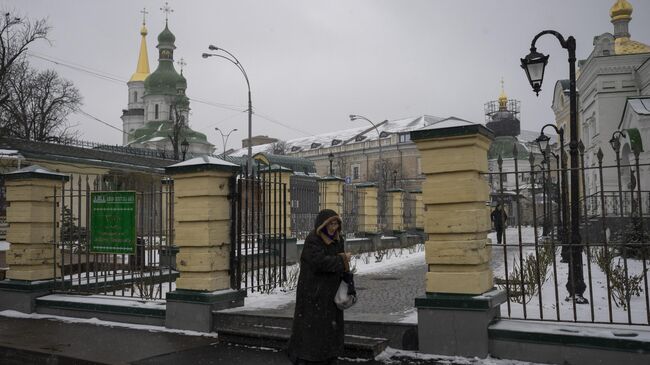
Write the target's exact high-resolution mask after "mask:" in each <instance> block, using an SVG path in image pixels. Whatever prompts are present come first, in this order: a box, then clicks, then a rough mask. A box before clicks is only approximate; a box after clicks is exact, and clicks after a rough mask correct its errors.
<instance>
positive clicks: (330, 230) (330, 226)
mask: <svg viewBox="0 0 650 365" xmlns="http://www.w3.org/2000/svg"><path fill="white" fill-rule="evenodd" d="M339 226H340V224H339V221H338V220H336V219H335V220H333V221H331V222H329V223H327V226H325V228H326V229H327V234H329V235H330V236H331V235H333V234H334V233H336V231H337V230H338V229H339Z"/></svg>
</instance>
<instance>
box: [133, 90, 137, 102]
mask: <svg viewBox="0 0 650 365" xmlns="http://www.w3.org/2000/svg"><path fill="white" fill-rule="evenodd" d="M133 102H134V103H137V102H138V92H137V91H134V92H133Z"/></svg>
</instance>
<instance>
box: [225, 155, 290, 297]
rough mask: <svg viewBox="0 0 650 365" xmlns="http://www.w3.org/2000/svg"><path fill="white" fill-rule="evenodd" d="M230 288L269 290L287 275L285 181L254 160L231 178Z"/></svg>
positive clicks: (277, 173) (274, 171)
mask: <svg viewBox="0 0 650 365" xmlns="http://www.w3.org/2000/svg"><path fill="white" fill-rule="evenodd" d="M231 189H232V191H233V192H234V193H233V195H232V197H233V199H232V217H234V219H233V220H232V227H231V228H232V229H231V234H232V242H233V244H232V245H231V254H230V258H231V262H230V278H231V288H233V289H238V290H241V289H244V290H250V291H262V292H265V291H270V290H272V289H274V288H277V287H279V286H281V285H282V283H284V282H285V281H286V279H287V232H288V231H289V230H288V229H287V228H288V227H287V224H288V223H289V222H288V220H287V215H288V214H287V213H288V212H287V209H288V204H287V203H288V200H287V182H285V181H282V176H281V173H280V172H279V171H278V170H273V169H271V168H270V167H265V166H263V165H260V164H258V165H257V166H256V168H255V169H254V171H253V172H252V173H251V174H250V175H249V174H248V169H247V168H246V167H245V166H244V167H243V171H242V173H241V174H239V175H238V176H237V177H235V178H233V180H232V184H231Z"/></svg>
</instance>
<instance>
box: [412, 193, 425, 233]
mask: <svg viewBox="0 0 650 365" xmlns="http://www.w3.org/2000/svg"><path fill="white" fill-rule="evenodd" d="M411 194H413V196H414V197H415V229H417V230H418V231H423V230H424V200H423V199H422V191H421V190H416V191H412V192H411Z"/></svg>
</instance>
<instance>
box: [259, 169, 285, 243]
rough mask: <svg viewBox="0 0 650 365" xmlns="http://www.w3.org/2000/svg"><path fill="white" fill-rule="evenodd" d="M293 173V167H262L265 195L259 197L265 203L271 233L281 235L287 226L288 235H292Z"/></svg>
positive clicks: (267, 224) (267, 226)
mask: <svg viewBox="0 0 650 365" xmlns="http://www.w3.org/2000/svg"><path fill="white" fill-rule="evenodd" d="M291 175H293V171H292V170H291V169H287V168H285V167H281V166H277V165H274V166H271V168H270V169H262V180H263V183H262V184H263V185H264V187H263V188H262V191H263V193H264V194H265V196H264V197H259V199H260V202H264V203H265V204H264V205H265V208H264V209H265V213H266V214H264V215H265V220H266V221H265V227H266V230H267V232H268V233H269V234H278V235H279V234H280V233H281V232H283V230H284V228H285V227H286V232H287V236H289V235H290V232H291ZM285 194H286V195H285Z"/></svg>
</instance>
